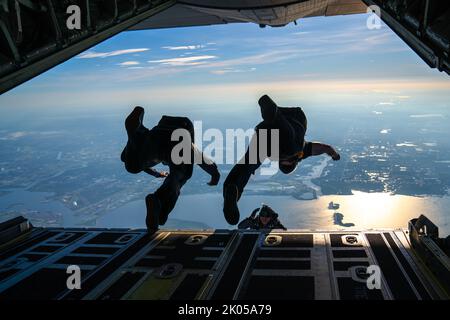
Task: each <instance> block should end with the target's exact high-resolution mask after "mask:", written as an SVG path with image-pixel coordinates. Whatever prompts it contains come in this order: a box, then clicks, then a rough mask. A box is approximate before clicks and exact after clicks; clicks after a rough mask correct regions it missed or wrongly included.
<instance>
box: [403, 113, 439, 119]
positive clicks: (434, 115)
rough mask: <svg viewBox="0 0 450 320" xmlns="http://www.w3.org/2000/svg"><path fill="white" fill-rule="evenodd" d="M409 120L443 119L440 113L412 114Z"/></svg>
mask: <svg viewBox="0 0 450 320" xmlns="http://www.w3.org/2000/svg"><path fill="white" fill-rule="evenodd" d="M410 117H411V118H444V116H443V115H442V114H440V113H427V114H412V115H410Z"/></svg>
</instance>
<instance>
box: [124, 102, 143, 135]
mask: <svg viewBox="0 0 450 320" xmlns="http://www.w3.org/2000/svg"><path fill="white" fill-rule="evenodd" d="M143 119H144V108H142V107H135V108H134V109H133V111H131V113H130V114H129V115H128V117H127V118H126V120H125V129H126V130H127V134H128V137H131V136H132V135H133V134H134V133H135V132H136V131H137V130H138V129H139V127H140V126H142V120H143Z"/></svg>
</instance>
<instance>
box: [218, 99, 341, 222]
mask: <svg viewBox="0 0 450 320" xmlns="http://www.w3.org/2000/svg"><path fill="white" fill-rule="evenodd" d="M258 104H259V106H260V108H261V115H262V118H263V121H262V122H260V123H259V124H258V125H257V126H256V128H255V134H254V135H253V137H252V140H251V142H250V145H249V147H248V149H247V151H246V153H245V155H244V157H243V158H242V159H241V160H240V161H239V163H237V164H236V165H234V167H233V168H232V169H231V171H230V173H229V174H228V176H227V178H226V179H225V182H224V185H223V196H224V206H223V212H224V215H225V219H226V220H227V222H228V223H229V224H231V225H235V224H237V223H238V222H239V216H240V214H239V208H238V205H237V202H238V201H239V199H240V198H241V196H242V193H243V191H244V188H245V186H246V185H247V182H248V180H249V179H250V176H251V175H252V174H254V173H255V171H256V169H258V168H259V167H260V166H261V164H262V162H263V161H264V160H265V159H260V154H259V153H260V152H259V151H260V146H261V145H260V143H259V141H258V140H260V139H263V138H261V137H265V138H266V139H267V137H270V136H271V130H278V132H279V141H278V142H279V145H278V150H279V155H275V156H278V158H277V159H274V160H278V166H279V169H280V170H281V172H283V173H285V174H288V173H291V172H292V171H294V170H295V168H296V167H297V165H298V163H299V162H300V161H302V160H304V159H306V158H308V157H310V156H317V155H321V154H323V153H326V154H328V155H329V156H330V157H331V158H332V159H333V160H339V159H340V155H339V154H338V153H337V152H336V150H334V148H333V147H331V146H329V145H327V144H324V143H320V142H306V141H305V133H306V128H307V121H306V116H305V113H304V112H303V110H302V109H301V108H299V107H297V108H286V107H279V106H277V105H276V103H275V102H273V101H272V99H270V98H269V96H267V95H264V96H262V97H261V98H260V99H259V101H258ZM264 131H265V132H266V133H267V134H265V135H263V134H262V132H264ZM264 142H265V143H266V147H267V148H266V149H267V151H268V152H267V155H269V156H270V157H273V156H274V155H273V154H272V151H273V150H274V149H275V148H274V147H273V146H271V139H267V141H263V143H264ZM253 153H256V155H255V154H253ZM267 155H266V157H269V156H267ZM255 160H256V161H255Z"/></svg>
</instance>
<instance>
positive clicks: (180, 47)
mask: <svg viewBox="0 0 450 320" xmlns="http://www.w3.org/2000/svg"><path fill="white" fill-rule="evenodd" d="M204 47H205V45H203V44H199V45H191V46H178V47H174V46H166V47H162V48H163V49H167V50H195V49H202V48H204Z"/></svg>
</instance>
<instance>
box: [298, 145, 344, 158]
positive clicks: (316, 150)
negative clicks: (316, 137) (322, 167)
mask: <svg viewBox="0 0 450 320" xmlns="http://www.w3.org/2000/svg"><path fill="white" fill-rule="evenodd" d="M308 144H310V145H309V146H307V147H309V148H307V149H309V150H310V152H309V154H308V152H306V154H305V156H304V157H303V158H307V157H309V156H318V155H321V154H324V153H326V154H327V155H329V156H330V157H331V158H332V159H333V160H334V161H337V160H339V159H341V156H340V155H339V153H337V152H336V150H334V148H333V147H332V146H330V145H328V144H325V143H321V142H308ZM309 150H308V151H309Z"/></svg>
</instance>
